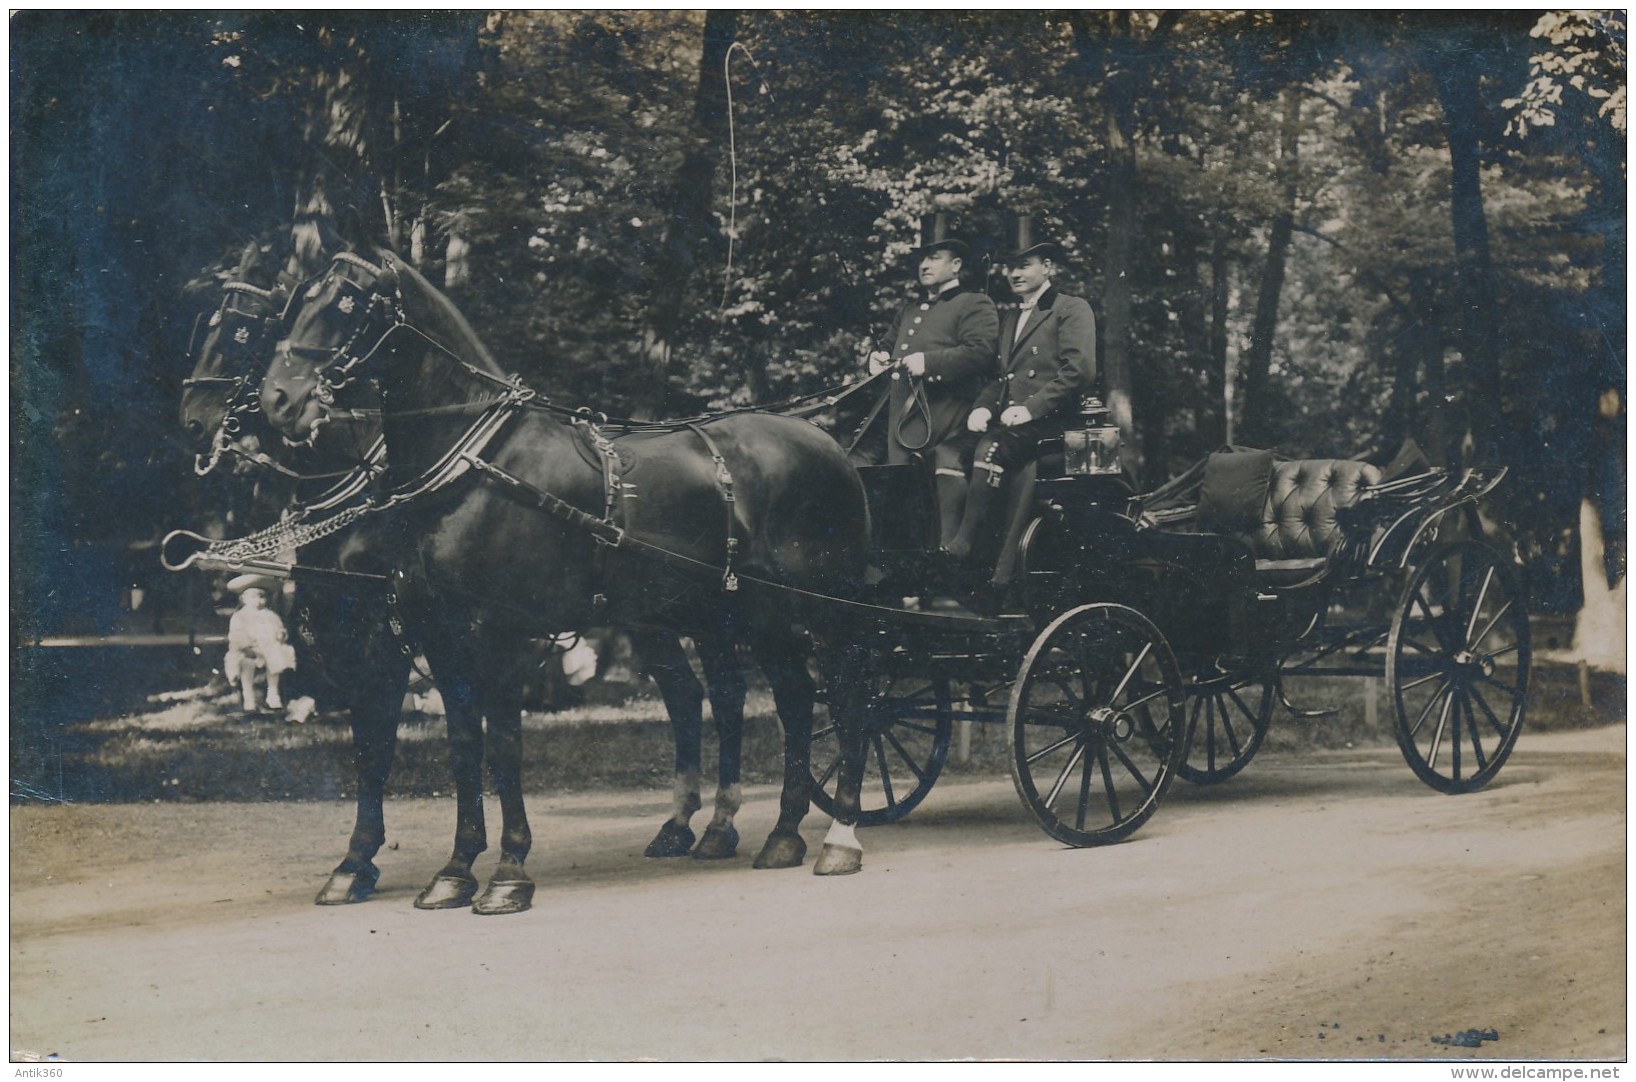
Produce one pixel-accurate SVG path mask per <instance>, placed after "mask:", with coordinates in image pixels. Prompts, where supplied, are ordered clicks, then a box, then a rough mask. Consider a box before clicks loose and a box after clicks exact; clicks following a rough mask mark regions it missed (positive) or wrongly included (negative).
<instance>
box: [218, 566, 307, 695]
mask: <svg viewBox="0 0 1636 1082" xmlns="http://www.w3.org/2000/svg"><path fill="white" fill-rule="evenodd" d="M227 588H228V589H229V590H230V591H232V592H233V593H235V594H238V595H239V607H238V610H237V611H236V612H234V613H233V618H232V619H231V620H230V621H228V624H227V657H226V659H225V661H224V662H223V671H224V672H225V673H226V674H227V678H228V679H229V680H236V681H237V682H238V685H239V688H240V689H241V690H242V691H243V693H244V709H245V711H246V712H247V713H252V714H253V713H255V712H256V674H257V673H258V672H261V671H263V670H265V671H266V673H267V709H269V710H282V709H283V708H284V699H283V697H282V696H280V695H279V693H278V684H279V677H281V676H282V675H283V674H284V673H287V672H289V671H290V670H291V669H293V668H295V647H293V646H291V645H290V643H289V636H288V635H287V634H286V633H285V631H284V621H283V620H281V619H280V618H279V615H278V613H276V612H274V611H273V610H272V609H269V608H268V607H267V595H268V594H269V593H271V592H272V591H273V590H275V589H276V588H277V583H276V582H275V581H274V580H273V579H271V578H268V577H267V576H265V575H240V576H238V577H237V578H235V579H233V580H232V581H231V582H229V583H228V584H227Z"/></svg>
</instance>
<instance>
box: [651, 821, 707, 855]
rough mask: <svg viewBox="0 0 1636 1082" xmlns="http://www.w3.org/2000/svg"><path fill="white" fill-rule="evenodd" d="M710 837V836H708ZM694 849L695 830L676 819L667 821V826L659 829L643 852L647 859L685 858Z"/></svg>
mask: <svg viewBox="0 0 1636 1082" xmlns="http://www.w3.org/2000/svg"><path fill="white" fill-rule="evenodd" d="M707 836H708V835H707ZM692 848H693V828H691V827H688V826H683V825H682V824H679V823H677V822H676V820H674V819H667V820H665V825H664V826H662V827H660V828H659V833H658V834H656V835H654V838H653V840H652V841H651V842H649V843H648V847H647V848H646V849H644V850H642V855H643V856H645V857H685V856H687V852H688V850H689V849H692Z"/></svg>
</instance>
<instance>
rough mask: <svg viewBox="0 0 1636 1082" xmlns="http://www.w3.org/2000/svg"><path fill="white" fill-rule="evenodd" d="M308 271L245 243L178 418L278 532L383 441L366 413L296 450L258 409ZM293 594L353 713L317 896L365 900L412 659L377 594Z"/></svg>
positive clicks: (328, 546)
mask: <svg viewBox="0 0 1636 1082" xmlns="http://www.w3.org/2000/svg"><path fill="white" fill-rule="evenodd" d="M304 276H305V275H304V274H303V267H302V264H301V261H300V260H299V259H298V258H297V257H296V256H295V255H293V254H292V255H291V257H290V259H289V261H288V263H286V264H285V265H284V266H283V267H279V266H277V265H276V264H275V263H274V262H273V261H272V258H271V247H270V246H263V245H260V244H258V243H255V242H252V243H251V244H250V245H249V246H247V247H246V249H245V250H244V254H243V256H242V257H241V259H240V262H239V266H238V269H237V272H236V275H235V278H234V280H233V281H230V282H228V283H227V284H226V286H225V287H224V289H223V293H222V299H221V302H220V305H219V307H218V308H217V309H216V311H215V313H214V314H213V315H212V316H211V318H210V321H209V323H208V325H207V329H206V333H205V335H204V337H203V339H202V341H201V342H200V344H199V346H198V347H197V349H196V350H195V362H194V368H193V372H192V374H191V375H190V376H189V377H188V379H187V380H185V381H184V383H183V388H184V389H183V395H182V406H181V417H180V420H181V424H182V428H183V430H184V431H185V432H187V433H188V434H189V435H190V436H191V437H192V438H193V440H194V442H195V444H196V445H197V446H198V447H199V448H200V450H201V454H200V456H199V460H198V465H197V466H196V471H197V472H198V473H200V474H201V475H204V474H206V473H209V472H210V471H211V470H212V469H215V468H217V467H218V466H231V467H233V468H234V469H235V470H236V472H242V473H244V474H246V475H247V476H249V477H251V478H253V484H254V486H255V498H254V501H253V511H252V519H251V522H250V525H252V526H263V525H271V524H272V523H273V522H275V521H277V520H278V519H279V517H280V516H281V515H283V514H285V513H287V512H289V511H290V510H292V509H297V510H298V509H301V508H304V507H314V508H322V506H323V504H324V503H325V502H327V500H329V499H334V498H337V497H342V496H344V495H345V494H344V493H342V492H336V491H335V487H336V485H337V483H338V482H341V483H344V482H345V481H346V480H348V479H349V478H351V477H352V476H353V475H354V474H355V472H356V471H358V470H360V469H367V464H368V463H369V462H370V461H371V457H372V456H371V453H370V452H371V450H372V449H373V448H374V447H375V443H376V437H377V436H378V435H379V420H378V418H373V419H372V418H369V417H367V416H366V417H365V418H363V419H362V421H361V423H357V419H354V421H355V423H336V424H333V425H331V426H330V427H329V428H327V429H326V431H325V433H324V437H323V439H322V440H317V441H313V444H314V445H313V446H312V447H310V448H305V449H302V452H301V453H299V454H293V453H291V452H290V450H289V449H287V448H283V447H282V446H281V443H282V440H281V438H280V437H279V436H278V434H277V433H276V432H274V431H273V430H272V429H271V428H270V427H269V426H267V425H266V424H265V419H264V418H263V417H262V416H261V414H260V413H259V411H258V410H257V408H256V400H255V391H256V386H255V381H256V380H257V379H258V378H259V376H260V374H261V373H262V372H263V371H264V369H265V365H266V363H267V359H268V357H269V356H270V355H271V352H272V349H273V347H274V345H276V344H277V342H278V339H279V337H280V335H281V333H282V332H281V328H282V315H283V313H284V310H285V305H286V302H287V300H288V296H289V290H290V288H291V287H292V285H293V283H294V282H296V281H299V280H300V279H301V278H302V277H304ZM269 451H278V452H279V453H278V454H276V455H274V454H269ZM374 457H377V458H378V456H374ZM320 513H321V512H320ZM345 539H346V534H345V533H344V532H343V533H338V534H334V535H331V536H328V537H323V538H320V539H318V540H316V541H314V542H312V543H311V544H309V545H306V546H304V547H301V548H300V549H298V551H297V560H298V562H299V563H301V564H304V565H310V566H312V567H317V568H324V567H332V566H334V564H335V561H336V560H337V559H338V558H339V554H340V548H341V545H342V544H343V543H344V541H345ZM167 547H168V546H167ZM172 555H175V556H177V557H180V559H178V560H177V564H183V563H185V557H186V556H187V555H188V553H186V552H185V551H178V552H176V553H174V554H172V553H169V552H167V562H169V561H170V559H171V556H172ZM177 564H172V566H176V565H177ZM297 596H298V610H297V614H296V615H297V624H296V630H297V633H298V634H299V635H300V636H301V638H302V640H303V642H304V644H305V647H306V649H305V650H304V651H303V652H302V660H303V663H304V665H303V667H304V668H307V669H310V668H312V667H314V666H316V667H317V668H319V669H320V675H321V676H322V678H323V679H324V682H325V683H326V684H327V685H328V687H329V688H330V690H331V692H332V693H333V694H334V696H335V698H336V699H337V701H338V702H340V703H341V704H342V705H343V706H344V707H345V708H346V709H347V711H348V714H349V717H350V719H351V725H352V754H353V768H354V773H355V776H356V778H357V783H358V797H357V816H356V821H355V823H354V826H353V830H352V838H351V842H350V843H349V845H348V848H347V854H346V856H345V858H344V859H343V860H342V861H341V863H340V865H339V866H338V867H337V868H336V870H335V872H334V873H333V874H332V875H331V876H330V878H329V880H328V881H327V882H326V883H325V884H324V887H323V889H321V890H320V891H319V893H318V897H317V899H316V901H317V903H318V904H319V905H342V904H347V903H350V902H361V901H363V900H365V899H366V898H368V897H369V895H370V893H371V891H373V889H374V886H375V883H376V880H377V879H378V878H379V873H378V872H377V871H376V869H375V865H374V863H373V859H374V856H375V854H376V853H378V852H379V851H380V848H381V846H382V845H383V844H385V838H386V822H385V815H384V805H385V794H386V781H387V776H388V774H389V772H390V771H391V767H392V758H393V755H394V754H395V753H396V750H397V741H398V722H399V720H400V718H401V716H402V712H403V695H404V690H405V688H406V687H407V685H408V681H409V673H410V660H409V658H408V656H407V655H406V654H405V653H404V651H403V650H402V649H400V648H399V646H398V643H397V640H396V637H395V636H394V634H393V632H392V629H391V626H390V624H389V622H388V613H387V609H386V605H385V599H384V596H383V595H382V593H381V592H380V591H378V590H372V589H362V590H360V589H355V588H347V587H346V586H345V585H344V584H335V583H331V584H326V585H325V586H322V587H312V588H309V587H305V586H303V587H301V588H300V590H299V593H298V595H297Z"/></svg>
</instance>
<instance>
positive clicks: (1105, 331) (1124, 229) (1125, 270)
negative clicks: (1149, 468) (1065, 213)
mask: <svg viewBox="0 0 1636 1082" xmlns="http://www.w3.org/2000/svg"><path fill="white" fill-rule="evenodd" d="M1123 111H1124V110H1122V109H1120V110H1114V109H1110V110H1109V113H1108V120H1107V139H1108V247H1107V251H1106V252H1104V253H1103V258H1104V260H1105V262H1104V266H1103V272H1104V273H1105V274H1106V275H1107V279H1106V285H1104V287H1103V292H1102V317H1103V322H1102V388H1103V394H1105V395H1106V396H1107V405H1108V409H1109V412H1110V413H1111V414H1112V417H1113V420H1114V423H1115V424H1117V425H1118V426H1119V434H1120V439H1121V441H1122V443H1123V444H1124V457H1125V467H1126V469H1127V470H1128V471H1129V473H1130V474H1131V476H1133V477H1137V478H1141V477H1143V476H1144V475H1145V472H1146V471H1145V469H1144V467H1145V464H1146V456H1145V454H1144V452H1143V447H1142V439H1141V435H1140V433H1138V431H1137V429H1136V409H1135V397H1136V396H1135V390H1136V389H1135V387H1134V386H1133V380H1132V373H1131V277H1132V275H1133V273H1134V272H1135V269H1136V268H1135V265H1134V263H1133V261H1132V253H1133V252H1134V251H1135V248H1136V228H1137V227H1136V184H1137V175H1136V144H1135V143H1133V142H1132V141H1131V139H1130V138H1129V136H1128V135H1127V133H1126V130H1125V118H1124V117H1122V116H1120V115H1119V114H1120V113H1121V112H1123Z"/></svg>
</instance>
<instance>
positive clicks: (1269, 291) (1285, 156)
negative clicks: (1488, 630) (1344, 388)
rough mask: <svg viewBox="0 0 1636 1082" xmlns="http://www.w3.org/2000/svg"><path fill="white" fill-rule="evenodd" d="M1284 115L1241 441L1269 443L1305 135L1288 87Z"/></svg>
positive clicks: (1247, 364)
mask: <svg viewBox="0 0 1636 1082" xmlns="http://www.w3.org/2000/svg"><path fill="white" fill-rule="evenodd" d="M1283 98H1284V119H1283V123H1282V124H1281V125H1280V127H1279V146H1278V176H1279V181H1280V184H1281V187H1282V189H1283V190H1282V192H1281V202H1280V206H1279V211H1278V214H1277V215H1276V216H1274V218H1273V220H1272V228H1271V230H1270V231H1269V235H1268V238H1267V265H1266V269H1265V270H1264V271H1263V272H1262V275H1261V293H1260V296H1259V297H1258V298H1257V299H1256V305H1255V320H1254V322H1253V323H1252V324H1251V326H1250V350H1249V354H1248V356H1247V357H1245V360H1244V381H1243V384H1242V386H1243V389H1244V393H1243V396H1242V397H1241V398H1240V401H1241V402H1242V403H1243V409H1242V410H1241V411H1240V414H1239V416H1240V417H1242V418H1243V421H1242V423H1241V426H1240V428H1239V435H1238V437H1237V438H1238V439H1240V440H1243V441H1246V442H1248V443H1251V444H1254V445H1256V446H1263V447H1265V446H1271V445H1272V444H1273V443H1275V442H1277V441H1276V434H1275V433H1274V432H1273V431H1272V427H1273V426H1272V406H1271V403H1270V402H1269V401H1268V386H1269V383H1270V380H1271V372H1272V347H1273V338H1274V336H1275V335H1276V334H1277V332H1278V300H1279V296H1280V295H1281V294H1282V293H1283V291H1284V271H1285V267H1286V265H1287V263H1288V260H1289V246H1290V239H1291V237H1292V236H1293V235H1294V231H1295V194H1296V183H1297V175H1296V167H1297V165H1298V164H1299V158H1298V156H1299V154H1300V135H1301V95H1300V92H1299V91H1298V90H1296V89H1295V88H1293V87H1291V88H1289V89H1286V90H1285V91H1284V95H1283Z"/></svg>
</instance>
